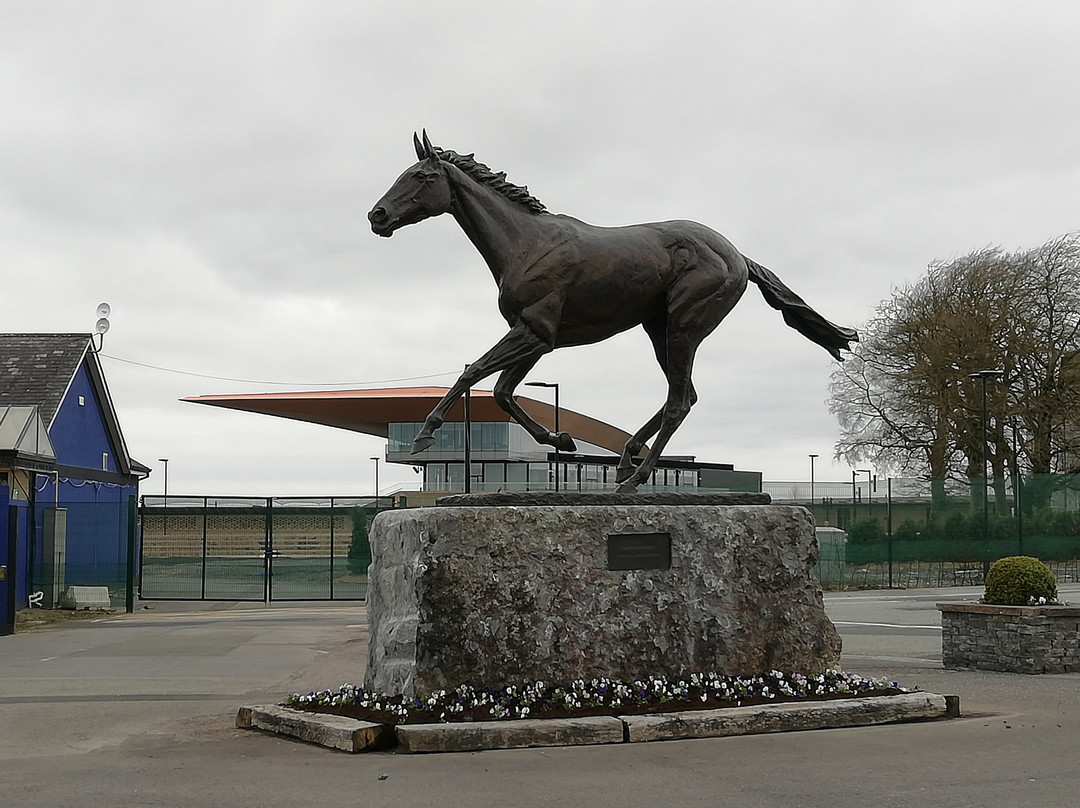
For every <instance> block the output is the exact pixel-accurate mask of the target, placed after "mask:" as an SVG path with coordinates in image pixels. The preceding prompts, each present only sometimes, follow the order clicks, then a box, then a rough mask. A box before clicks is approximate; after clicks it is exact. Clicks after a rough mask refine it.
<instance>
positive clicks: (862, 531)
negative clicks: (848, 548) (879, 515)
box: [847, 519, 886, 544]
mask: <svg viewBox="0 0 1080 808" xmlns="http://www.w3.org/2000/svg"><path fill="white" fill-rule="evenodd" d="M847 536H848V541H849V542H851V543H852V544H877V543H878V542H883V541H885V538H886V536H885V530H884V529H883V528H882V527H881V522H879V521H878V520H877V519H856V520H855V521H854V522H852V523H851V524H850V525H848V527H847Z"/></svg>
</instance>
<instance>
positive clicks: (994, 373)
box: [968, 369, 1005, 574]
mask: <svg viewBox="0 0 1080 808" xmlns="http://www.w3.org/2000/svg"><path fill="white" fill-rule="evenodd" d="M1004 375H1005V371H1003V370H993V369H991V370H980V371H976V372H975V373H969V374H968V378H969V379H982V475H983V484H982V500H983V543H984V545H986V548H985V552H989V544H990V488H989V486H988V483H989V479H988V478H987V474H986V459H987V458H986V456H987V455H988V454H989V447H990V437H989V435H987V429H986V380H987V379H995V380H996V379H1000V378H1001V377H1002V376H1004ZM989 566H990V560H989V558H986V559H984V560H983V574H985V573H986V571H987V570H988V569H989Z"/></svg>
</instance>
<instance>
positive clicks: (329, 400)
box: [181, 387, 630, 454]
mask: <svg viewBox="0 0 1080 808" xmlns="http://www.w3.org/2000/svg"><path fill="white" fill-rule="evenodd" d="M449 389H450V388H448V387H388V388H382V389H376V390H317V391H310V392H299V393H238V394H232V395H210V396H188V397H186V398H183V399H181V401H192V402H194V403H196V404H209V405H210V406H212V407H224V408H226V409H230V410H243V411H245V412H257V413H261V414H263V415H274V416H276V417H278V418H291V419H293V420H295V421H307V422H308V423H312V424H324V425H326V426H335V427H338V428H339V429H348V430H350V431H352V432H363V433H364V434H366V435H374V436H376V437H380V438H386V437H388V431H389V429H388V427H389V424H390V423H392V422H393V423H399V422H412V421H423V420H424V418H426V417H427V414H428V413H429V412H430V411H431V409H432V408H433V407H434V406H435V404H436V403H438V401H439V399H441V398H442V397H443V396H444V395H446V393H447V392H448V391H449ZM514 398H515V400H516V401H517V403H518V404H519V405H520V407H521V408H522V409H523V410H525V412H526V413H528V414H529V416H530V417H532V418H533V419H534V420H535V421H536V422H537V423H539V424H540V425H541V426H543V427H545V428H547V429H549V430H551V429H554V428H555V427H554V420H555V418H554V413H555V411H554V407H553V406H552V405H551V404H550V403H549V402H545V401H537V400H536V399H532V398H528V397H526V396H515V397H514ZM469 399H470V407H471V417H472V420H473V421H477V422H479V421H510V420H511V418H510V416H509V415H508V414H507V413H505V412H503V410H502V409H500V408H499V406H498V404H496V403H495V398H494V397H493V395H492V393H491V391H490V390H473V391H472V392H471V394H470V396H469ZM446 420H447V421H463V420H465V405H464V403H463V402H461V401H458V402H457V403H455V404H454V406H453V407H451V408H450V413H449V414H448V416H447V418H446ZM559 428H560V429H562V430H564V431H566V432H569V433H570V434H571V435H573V436H574V437H575V438H578V439H579V440H583V441H587V442H588V443H592V444H595V445H596V446H601V447H603V448H605V449H608V450H610V451H612V452H614V453H616V454H618V453H620V452H622V449H623V446H624V445H625V443H626V442H627V441H628V440H629V439H630V434H629V433H628V432H624V431H623V430H621V429H619V428H618V427H614V426H611V425H610V424H605V423H604V422H603V421H597V420H596V419H595V418H590V417H589V416H587V415H582V414H581V413H578V412H574V411H573V410H568V409H566V408H565V407H560V408H559Z"/></svg>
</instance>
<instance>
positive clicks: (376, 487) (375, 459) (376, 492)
mask: <svg viewBox="0 0 1080 808" xmlns="http://www.w3.org/2000/svg"><path fill="white" fill-rule="evenodd" d="M368 460H374V461H375V511H376V513H377V512H378V510H379V458H378V456H376V457H369V458H368Z"/></svg>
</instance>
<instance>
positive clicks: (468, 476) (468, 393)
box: [463, 365, 472, 494]
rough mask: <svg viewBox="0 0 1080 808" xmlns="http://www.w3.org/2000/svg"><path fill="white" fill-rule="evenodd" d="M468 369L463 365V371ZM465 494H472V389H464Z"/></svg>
mask: <svg viewBox="0 0 1080 808" xmlns="http://www.w3.org/2000/svg"><path fill="white" fill-rule="evenodd" d="M468 369H469V366H468V365H465V370H466V371H467V370H468ZM463 406H464V407H465V493H466V494H471V493H472V388H471V387H466V388H465V397H464V403H463Z"/></svg>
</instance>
